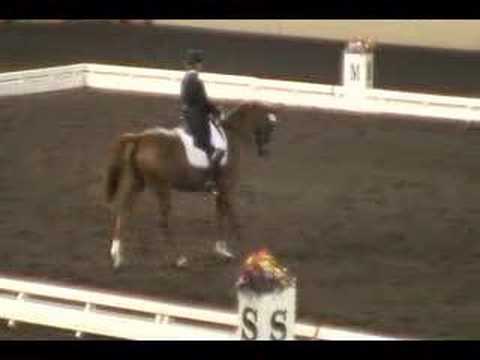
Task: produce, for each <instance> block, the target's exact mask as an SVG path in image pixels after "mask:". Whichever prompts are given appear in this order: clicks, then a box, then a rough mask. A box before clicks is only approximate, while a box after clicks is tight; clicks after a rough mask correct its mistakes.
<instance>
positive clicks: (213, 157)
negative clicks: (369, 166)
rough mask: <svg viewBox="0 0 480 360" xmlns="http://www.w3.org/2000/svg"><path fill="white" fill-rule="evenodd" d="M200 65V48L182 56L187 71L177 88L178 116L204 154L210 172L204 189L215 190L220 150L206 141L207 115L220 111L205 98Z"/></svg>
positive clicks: (214, 114) (215, 115)
mask: <svg viewBox="0 0 480 360" xmlns="http://www.w3.org/2000/svg"><path fill="white" fill-rule="evenodd" d="M202 65H203V51H201V50H189V51H188V52H187V56H186V59H185V67H186V69H187V72H186V73H185V75H184V77H183V79H182V85H181V91H180V101H181V118H182V120H183V121H184V122H185V123H186V126H187V129H188V131H189V132H190V133H191V134H192V135H193V138H194V141H195V145H196V146H198V147H199V148H201V149H202V150H204V151H205V153H206V154H207V157H208V160H209V165H210V166H209V168H210V171H209V178H208V180H207V183H206V187H207V190H208V191H212V192H216V190H215V180H216V179H215V177H216V176H215V173H216V168H217V165H218V163H219V162H220V160H221V158H222V156H223V155H224V151H223V150H221V149H217V148H215V147H214V146H213V145H212V144H211V142H210V125H209V121H210V118H209V116H210V115H213V116H214V117H215V118H218V117H219V116H220V115H221V113H220V111H219V110H218V109H217V107H216V106H215V105H214V104H213V103H212V102H210V100H209V99H208V97H207V93H206V91H205V86H204V84H203V82H202V80H201V79H200V78H199V76H198V73H199V72H200V71H201V70H202Z"/></svg>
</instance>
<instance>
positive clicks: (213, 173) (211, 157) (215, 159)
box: [205, 149, 224, 195]
mask: <svg viewBox="0 0 480 360" xmlns="http://www.w3.org/2000/svg"><path fill="white" fill-rule="evenodd" d="M207 155H208V161H209V162H210V164H209V170H208V179H207V181H206V183H205V187H206V189H207V191H208V192H211V193H212V194H214V195H217V194H218V189H217V178H218V166H219V163H220V161H221V160H222V157H223V155H224V151H223V150H220V149H214V150H213V151H209V152H208V154H207Z"/></svg>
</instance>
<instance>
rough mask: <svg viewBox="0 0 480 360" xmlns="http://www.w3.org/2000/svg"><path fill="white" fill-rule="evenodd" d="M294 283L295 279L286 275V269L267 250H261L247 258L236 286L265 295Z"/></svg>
mask: <svg viewBox="0 0 480 360" xmlns="http://www.w3.org/2000/svg"><path fill="white" fill-rule="evenodd" d="M294 283H295V278H293V277H292V276H290V275H289V274H288V272H287V269H286V268H284V267H281V266H280V265H279V264H278V263H277V261H276V260H275V258H274V257H273V256H272V255H271V254H270V253H269V252H268V250H266V249H263V250H260V251H258V252H256V253H254V254H252V255H250V256H249V257H248V258H247V260H246V261H245V263H244V264H243V269H242V272H241V274H240V277H239V279H238V281H237V284H236V286H237V288H240V289H249V290H252V291H255V292H260V293H267V292H272V291H275V290H283V289H285V288H287V287H289V286H292V285H294Z"/></svg>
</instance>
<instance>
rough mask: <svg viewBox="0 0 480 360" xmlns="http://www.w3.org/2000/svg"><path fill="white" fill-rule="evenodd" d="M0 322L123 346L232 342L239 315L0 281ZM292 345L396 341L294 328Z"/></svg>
mask: <svg viewBox="0 0 480 360" xmlns="http://www.w3.org/2000/svg"><path fill="white" fill-rule="evenodd" d="M0 318H2V319H6V320H8V324H9V326H11V327H13V326H17V322H25V323H32V324H36V325H42V326H47V327H54V328H59V329H63V330H70V331H72V335H73V332H74V333H75V335H76V336H77V337H78V336H81V335H82V334H83V333H88V334H96V335H103V336H108V337H112V338H119V339H128V340H238V339H239V336H238V335H237V333H236V332H237V329H238V326H239V322H240V318H239V315H238V314H236V313H233V312H226V311H218V310H212V309H205V308H195V307H191V306H184V305H175V304H169V303H164V302H158V301H153V300H150V299H144V298H136V297H128V296H120V295H117V294H112V293H107V292H99V291H90V290H86V289H80V288H67V287H61V286H57V285H52V284H46V283H38V282H31V281H24V280H16V279H13V278H7V277H0ZM295 335H296V339H298V340H399V339H394V338H389V337H384V336H377V335H372V334H365V333H361V332H352V331H347V330H345V329H340V328H335V327H328V326H313V325H307V324H300V323H297V324H296V327H295Z"/></svg>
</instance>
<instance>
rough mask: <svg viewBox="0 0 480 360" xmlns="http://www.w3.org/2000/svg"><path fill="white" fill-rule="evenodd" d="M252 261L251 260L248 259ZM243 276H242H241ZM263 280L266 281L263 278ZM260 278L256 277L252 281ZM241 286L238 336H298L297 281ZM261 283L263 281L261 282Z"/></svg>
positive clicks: (257, 338)
mask: <svg viewBox="0 0 480 360" xmlns="http://www.w3.org/2000/svg"><path fill="white" fill-rule="evenodd" d="M247 262H248V260H247ZM240 280H242V278H241V279H240ZM260 281H262V282H263V280H262V279H260ZM253 282H256V280H252V283H253ZM252 283H249V284H246V285H245V286H239V287H238V292H237V295H238V312H239V317H240V321H239V324H240V325H239V327H238V336H239V338H240V339H241V340H293V339H295V317H296V284H295V279H293V278H291V281H289V284H288V285H286V286H274V287H273V288H272V287H270V286H266V287H264V286H263V285H261V284H260V286H256V285H255V284H253V285H252ZM257 284H259V283H257Z"/></svg>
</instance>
